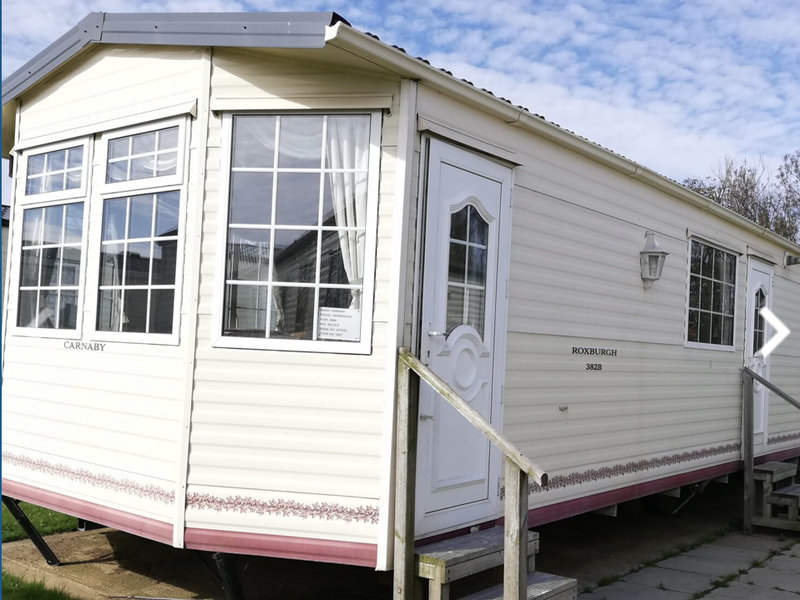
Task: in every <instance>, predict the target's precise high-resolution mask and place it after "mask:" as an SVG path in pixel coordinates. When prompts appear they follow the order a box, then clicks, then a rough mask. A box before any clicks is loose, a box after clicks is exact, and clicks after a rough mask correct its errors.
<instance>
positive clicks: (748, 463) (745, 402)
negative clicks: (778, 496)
mask: <svg viewBox="0 0 800 600" xmlns="http://www.w3.org/2000/svg"><path fill="white" fill-rule="evenodd" d="M754 381H758V382H759V383H760V384H761V385H763V386H764V387H766V388H767V389H768V390H770V391H771V392H774V393H775V394H776V395H777V396H779V397H780V398H781V399H782V400H785V401H786V402H788V403H789V404H791V405H792V406H794V407H795V408H796V409H798V410H800V402H798V401H797V400H795V399H794V398H792V397H791V396H790V395H789V394H787V393H786V392H784V391H783V390H782V389H780V388H779V387H778V386H776V385H775V384H774V383H772V382H771V381H770V380H768V379H766V378H764V377H762V376H761V375H759V374H758V373H756V372H755V371H753V370H752V369H750V368H748V367H742V462H743V463H744V464H743V467H744V484H743V490H744V523H743V529H744V532H745V533H748V534H749V533H752V531H753V512H754V510H755V481H754V480H753V461H754V457H753V382H754Z"/></svg>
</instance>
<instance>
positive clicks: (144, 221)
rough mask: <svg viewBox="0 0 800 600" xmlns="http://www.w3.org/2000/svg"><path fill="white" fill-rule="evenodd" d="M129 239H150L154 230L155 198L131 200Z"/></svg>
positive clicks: (135, 197) (138, 197)
mask: <svg viewBox="0 0 800 600" xmlns="http://www.w3.org/2000/svg"><path fill="white" fill-rule="evenodd" d="M130 209H131V215H130V218H129V220H128V239H130V238H144V237H150V235H151V230H152V228H153V196H150V195H148V196H134V197H133V198H131V205H130Z"/></svg>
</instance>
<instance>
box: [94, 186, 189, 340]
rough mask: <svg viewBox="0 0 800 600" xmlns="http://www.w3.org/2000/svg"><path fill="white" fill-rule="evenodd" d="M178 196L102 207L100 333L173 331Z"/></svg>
mask: <svg viewBox="0 0 800 600" xmlns="http://www.w3.org/2000/svg"><path fill="white" fill-rule="evenodd" d="M178 213H179V194H178V192H162V193H159V194H144V195H138V196H129V197H125V198H110V199H108V200H105V201H104V203H103V232H102V246H101V252H100V289H99V293H98V299H97V329H98V330H100V331H129V332H140V333H172V328H173V321H174V303H175V284H176V282H175V270H176V266H177V249H178Z"/></svg>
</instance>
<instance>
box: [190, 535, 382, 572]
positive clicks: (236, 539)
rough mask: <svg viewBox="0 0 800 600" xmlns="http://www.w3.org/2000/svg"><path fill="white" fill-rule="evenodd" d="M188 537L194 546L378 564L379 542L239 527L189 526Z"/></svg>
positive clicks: (360, 564)
mask: <svg viewBox="0 0 800 600" xmlns="http://www.w3.org/2000/svg"><path fill="white" fill-rule="evenodd" d="M184 541H185V544H186V548H189V549H192V550H211V551H216V552H230V553H232V554H253V555H258V556H272V557H275V558H291V559H295V560H310V561H315V562H328V563H337V564H345V565H355V566H359V567H372V568H375V566H376V565H377V562H378V546H377V545H376V544H361V543H358V542H340V541H335V540H320V539H311V538H299V537H288V536H282V535H270V534H260V533H245V532H239V531H217V530H213V529H197V528H187V529H186V532H185V535H184Z"/></svg>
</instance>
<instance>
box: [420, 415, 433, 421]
mask: <svg viewBox="0 0 800 600" xmlns="http://www.w3.org/2000/svg"><path fill="white" fill-rule="evenodd" d="M419 420H420V421H433V415H420V416H419Z"/></svg>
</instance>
